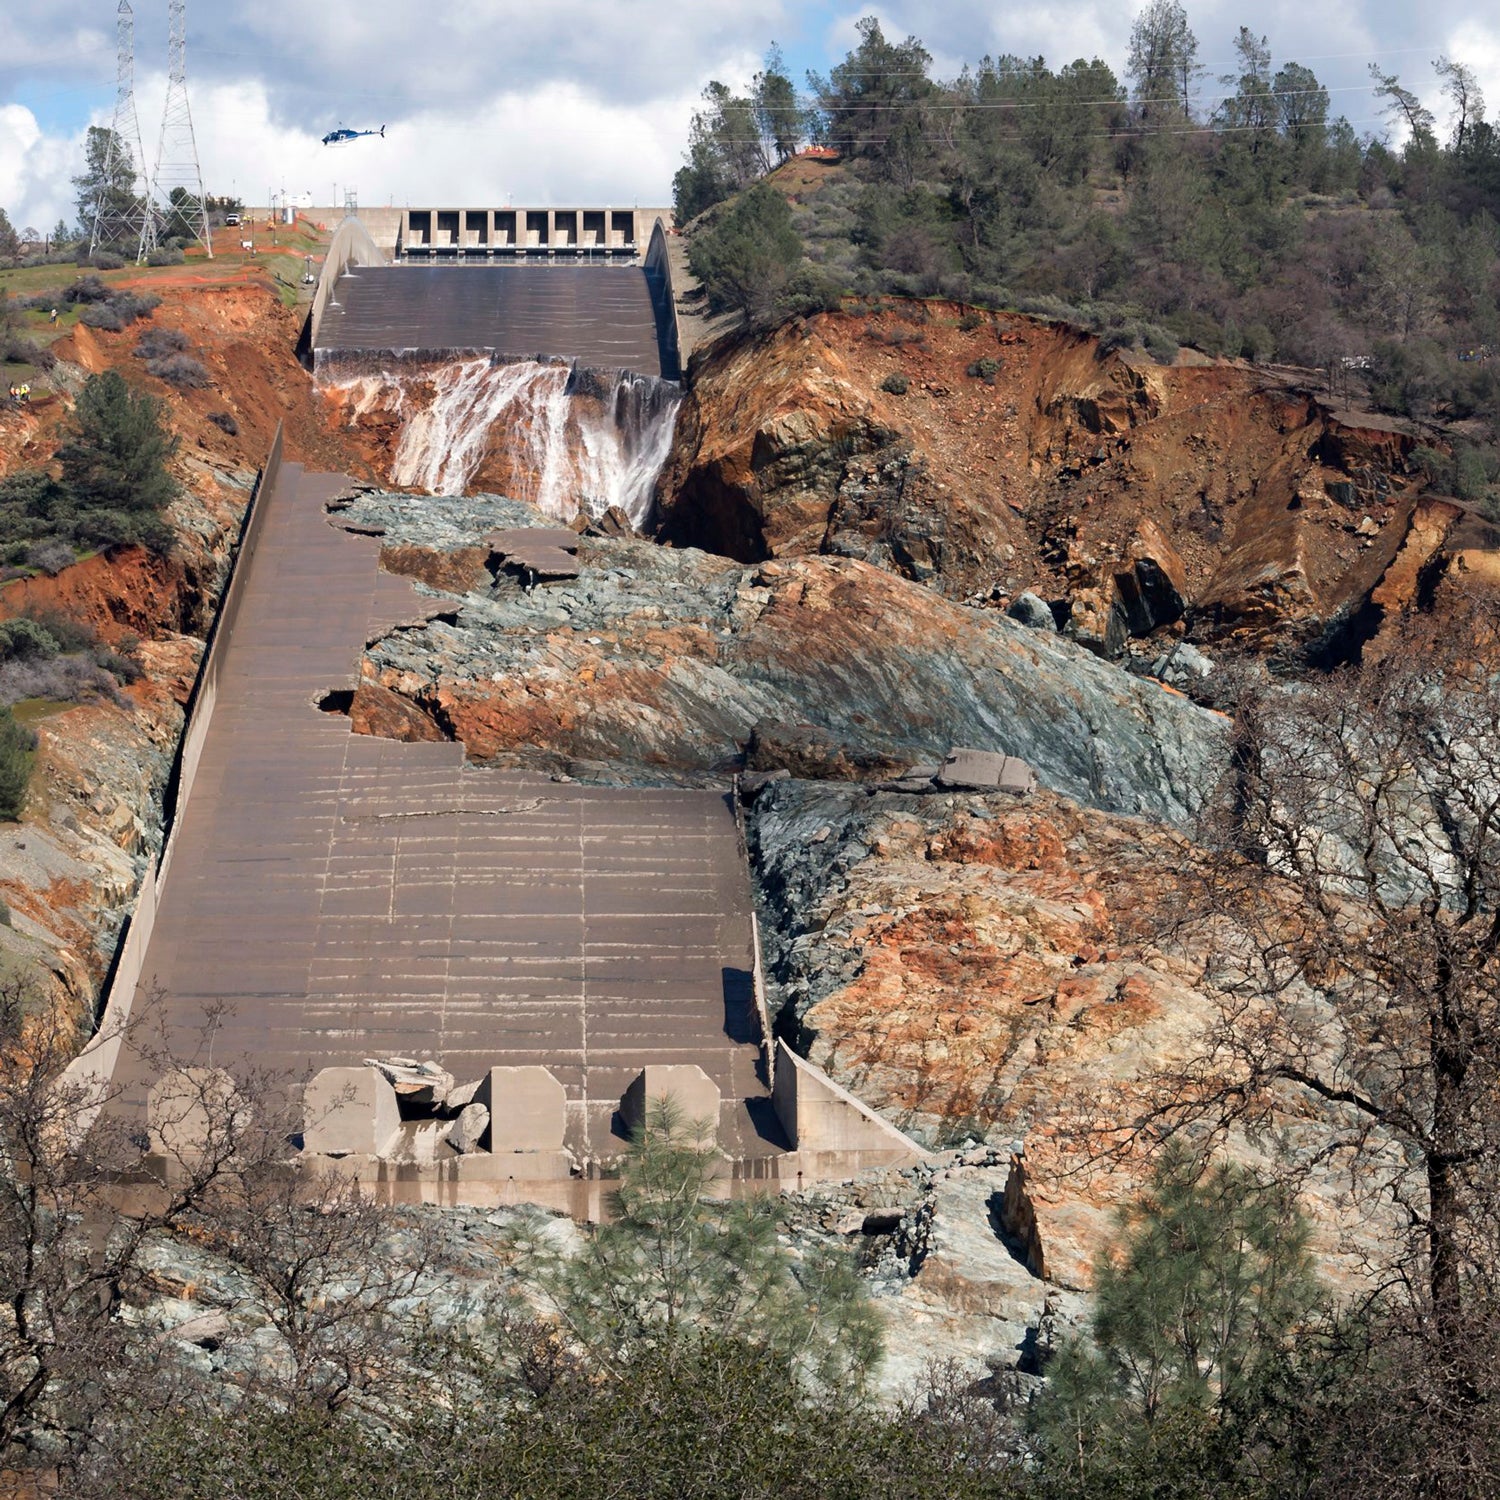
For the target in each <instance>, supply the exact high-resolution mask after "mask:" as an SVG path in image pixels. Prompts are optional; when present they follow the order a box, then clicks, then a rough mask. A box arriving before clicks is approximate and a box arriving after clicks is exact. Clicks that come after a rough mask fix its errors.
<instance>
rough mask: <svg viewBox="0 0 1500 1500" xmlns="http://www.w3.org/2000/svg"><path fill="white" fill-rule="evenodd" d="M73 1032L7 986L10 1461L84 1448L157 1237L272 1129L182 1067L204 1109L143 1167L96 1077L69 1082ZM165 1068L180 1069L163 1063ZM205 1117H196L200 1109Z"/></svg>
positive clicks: (5, 1376) (121, 1354) (121, 1352)
mask: <svg viewBox="0 0 1500 1500" xmlns="http://www.w3.org/2000/svg"><path fill="white" fill-rule="evenodd" d="M75 1050H76V1036H75V1031H74V1028H73V1026H72V1025H71V1023H70V1022H69V1021H67V1020H66V1019H65V1018H64V1017H63V1016H62V1015H61V1013H60V1011H59V1010H58V1009H57V1007H55V1006H53V1005H51V1004H50V1003H45V1002H43V1001H42V1000H40V999H39V998H38V997H37V996H36V995H35V994H34V993H33V992H32V991H31V989H30V987H29V986H28V985H27V984H26V983H24V982H23V981H19V980H12V981H10V982H8V983H6V984H4V985H0V1287H3V1289H4V1297H5V1304H4V1312H3V1314H0V1466H5V1467H14V1468H24V1467H26V1466H27V1465H28V1464H29V1463H30V1462H31V1461H33V1460H36V1461H45V1462H48V1463H54V1462H56V1460H57V1459H58V1457H59V1456H63V1457H66V1456H67V1455H68V1454H70V1453H73V1452H76V1451H78V1450H79V1449H80V1448H81V1447H82V1446H84V1445H86V1443H87V1441H88V1438H89V1435H90V1433H91V1430H92V1429H93V1427H94V1425H95V1422H96V1420H97V1419H98V1417H99V1415H100V1413H101V1412H102V1411H104V1410H106V1409H107V1408H108V1407H109V1406H110V1404H111V1401H112V1400H113V1397H114V1395H115V1394H116V1393H117V1388H120V1387H123V1386H125V1385H127V1384H128V1383H129V1380H130V1374H129V1359H128V1357H127V1354H128V1351H127V1347H126V1345H127V1342H128V1338H127V1333H126V1330H125V1329H124V1327H123V1325H122V1324H121V1321H120V1318H119V1313H120V1310H121V1307H122V1306H123V1305H124V1304H125V1302H126V1301H127V1300H128V1299H130V1298H131V1297H133V1296H134V1295H136V1294H137V1293H138V1292H139V1290H140V1288H141V1285H142V1283H143V1280H144V1275H145V1273H144V1270H143V1251H144V1249H145V1246H146V1245H147V1243H148V1241H149V1240H150V1239H151V1238H152V1237H153V1236H155V1235H156V1234H158V1233H159V1232H161V1231H162V1230H164V1229H165V1228H167V1227H169V1226H171V1225H174V1224H176V1223H179V1222H180V1221H181V1220H182V1219H183V1217H184V1216H185V1215H186V1214H188V1213H189V1212H190V1211H192V1210H193V1209H194V1208H196V1207H197V1206H198V1205H200V1204H201V1203H202V1202H203V1201H204V1199H205V1198H206V1197H207V1196H208V1195H210V1194H211V1192H212V1190H213V1189H214V1187H215V1185H216V1184H217V1183H218V1182H219V1181H220V1179H221V1178H223V1177H224V1176H225V1175H226V1174H227V1173H228V1172H229V1171H230V1170H231V1169H232V1167H233V1166H234V1164H235V1163H237V1162H238V1161H239V1160H241V1159H242V1158H243V1156H244V1155H245V1153H246V1150H247V1148H248V1147H250V1146H251V1145H252V1144H253V1145H254V1146H255V1147H256V1148H257V1149H258V1148H259V1147H260V1146H261V1144H262V1143H263V1140H264V1137H263V1135H262V1134H261V1133H259V1132H258V1131H257V1130H256V1128H255V1126H254V1124H253V1120H252V1116H251V1115H250V1114H249V1113H248V1112H247V1111H245V1110H243V1109H242V1108H240V1107H238V1105H237V1104H234V1103H231V1104H230V1107H228V1108H225V1107H224V1106H225V1103H226V1097H225V1094H224V1092H223V1090H222V1088H221V1086H220V1083H219V1080H220V1079H221V1078H222V1076H223V1075H221V1074H218V1073H216V1072H214V1071H212V1070H195V1071H190V1072H188V1073H185V1074H183V1075H182V1076H183V1079H184V1083H183V1086H182V1089H181V1091H180V1094H179V1101H180V1105H181V1108H182V1109H183V1110H184V1112H185V1113H195V1112H196V1113H201V1122H202V1128H201V1130H200V1131H199V1134H198V1140H197V1145H196V1148H195V1149H194V1151H193V1152H192V1153H191V1154H190V1155H189V1154H188V1153H183V1155H182V1160H181V1162H180V1163H178V1164H177V1165H178V1167H179V1170H174V1171H173V1172H171V1173H168V1174H165V1175H164V1177H161V1178H146V1177H143V1175H142V1173H141V1170H140V1169H141V1164H142V1158H143V1152H142V1143H141V1141H140V1140H139V1139H138V1137H136V1136H135V1135H134V1134H133V1133H132V1132H131V1130H130V1129H129V1128H128V1127H127V1126H126V1125H125V1124H124V1123H122V1122H121V1121H120V1120H119V1119H110V1118H109V1117H108V1116H105V1117H104V1118H101V1117H100V1105H101V1102H107V1101H103V1100H101V1097H100V1092H99V1088H98V1086H97V1084H95V1083H93V1082H91V1081H87V1080H85V1081H82V1082H73V1081H70V1080H69V1079H68V1078H67V1077H65V1072H66V1069H67V1067H68V1064H69V1063H70V1062H71V1061H72V1060H73V1056H74V1052H75ZM159 1061H160V1064H161V1068H162V1071H164V1072H165V1071H167V1070H168V1068H169V1067H170V1063H169V1061H168V1060H167V1059H166V1058H160V1059H159ZM195 1117H196V1114H195Z"/></svg>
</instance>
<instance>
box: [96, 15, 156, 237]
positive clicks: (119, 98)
mask: <svg viewBox="0 0 1500 1500" xmlns="http://www.w3.org/2000/svg"><path fill="white" fill-rule="evenodd" d="M115 39H116V43H117V48H118V52H119V62H118V65H117V68H116V80H117V83H116V88H115V121H114V125H113V126H112V127H111V129H110V133H109V144H108V146H107V148H106V150H105V154H104V163H103V167H104V171H103V177H102V180H100V181H99V182H98V183H97V184H96V185H95V188H94V222H93V224H92V225H91V226H90V228H89V254H90V255H93V254H94V252H95V251H97V250H99V249H100V248H108V247H111V246H125V245H133V246H135V247H136V250H137V254H138V256H139V258H141V259H144V258H145V255H146V252H147V251H148V250H151V249H154V248H155V246H156V215H155V213H154V212H153V210H152V207H151V178H150V175H149V173H148V171H147V168H146V150H145V146H144V144H143V142H142V140H141V121H140V116H139V115H138V114H137V113H136V108H135V13H134V12H133V11H132V10H131V9H130V0H120V9H119V12H118V13H117V15H116V17H115ZM127 160H128V161H129V163H130V183H129V186H128V187H126V186H125V183H124V178H125V171H124V168H125V163H126V162H127ZM116 177H118V178H119V179H120V182H119V184H118V186H117V184H116V181H115V179H116Z"/></svg>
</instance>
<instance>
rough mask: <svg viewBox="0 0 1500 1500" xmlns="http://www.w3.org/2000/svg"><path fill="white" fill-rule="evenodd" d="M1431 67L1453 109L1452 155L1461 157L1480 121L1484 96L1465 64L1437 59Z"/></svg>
mask: <svg viewBox="0 0 1500 1500" xmlns="http://www.w3.org/2000/svg"><path fill="white" fill-rule="evenodd" d="M1432 66H1433V69H1434V71H1435V72H1436V73H1437V76H1438V77H1439V78H1441V79H1442V80H1443V92H1444V93H1445V94H1446V95H1447V96H1448V98H1449V100H1450V101H1451V102H1452V105H1453V154H1454V155H1455V156H1462V155H1463V154H1464V147H1465V145H1466V144H1467V143H1468V140H1469V137H1470V135H1471V134H1472V132H1473V129H1474V127H1475V126H1476V125H1479V124H1482V123H1483V121H1484V94H1483V93H1482V92H1481V91H1480V88H1479V80H1478V78H1476V77H1475V75H1474V70H1473V68H1471V67H1470V66H1469V65H1468V64H1467V63H1461V62H1454V61H1453V60H1452V59H1451V58H1449V57H1440V58H1438V60H1437V61H1436V62H1435V63H1433V65H1432Z"/></svg>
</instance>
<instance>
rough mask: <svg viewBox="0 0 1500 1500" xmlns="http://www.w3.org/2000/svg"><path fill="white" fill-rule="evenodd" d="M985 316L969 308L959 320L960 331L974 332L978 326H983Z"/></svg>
mask: <svg viewBox="0 0 1500 1500" xmlns="http://www.w3.org/2000/svg"><path fill="white" fill-rule="evenodd" d="M983 325H984V318H983V316H982V315H981V314H980V313H977V312H975V311H974V309H973V308H972V307H971V308H969V309H968V310H967V311H966V312H965V313H964V314H963V316H962V317H961V318H959V320H958V331H959V332H960V333H973V332H974V330H975V329H976V328H980V327H983Z"/></svg>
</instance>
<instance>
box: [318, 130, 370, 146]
mask: <svg viewBox="0 0 1500 1500" xmlns="http://www.w3.org/2000/svg"><path fill="white" fill-rule="evenodd" d="M362 135H378V136H379V137H380V138H381V140H384V139H385V126H384V125H382V126H381V127H380V129H379V130H350V129H348V128H347V127H346V126H343V125H340V126H339V128H338V129H337V130H330V131H329V132H328V134H327V135H325V136H324V137H323V144H324V145H325V146H346V145H348V144H349V142H350V141H357V140H358V139H359V138H360V136H362Z"/></svg>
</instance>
